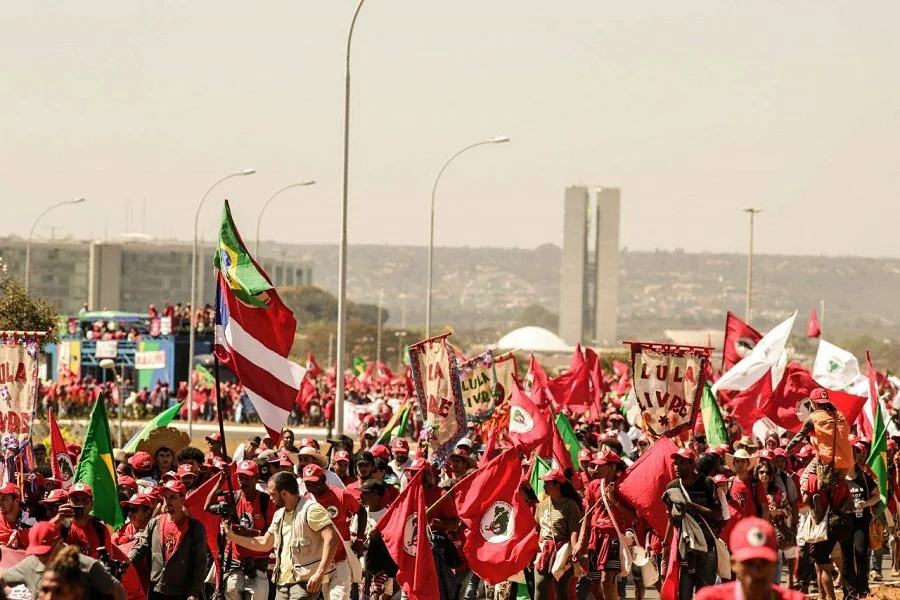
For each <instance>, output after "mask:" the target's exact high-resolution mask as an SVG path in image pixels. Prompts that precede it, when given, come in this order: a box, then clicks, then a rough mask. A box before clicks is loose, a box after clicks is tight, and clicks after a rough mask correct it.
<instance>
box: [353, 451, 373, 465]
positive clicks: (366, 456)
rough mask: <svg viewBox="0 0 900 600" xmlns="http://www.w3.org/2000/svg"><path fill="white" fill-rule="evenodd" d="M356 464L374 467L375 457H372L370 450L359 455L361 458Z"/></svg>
mask: <svg viewBox="0 0 900 600" xmlns="http://www.w3.org/2000/svg"><path fill="white" fill-rule="evenodd" d="M356 464H358V465H372V464H375V457H374V456H372V453H371V452H369V451H368V450H366V451H364V452H360V453H359V457H358V458H357V459H356Z"/></svg>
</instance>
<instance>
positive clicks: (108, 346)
mask: <svg viewBox="0 0 900 600" xmlns="http://www.w3.org/2000/svg"><path fill="white" fill-rule="evenodd" d="M118 355H119V342H117V341H116V340H97V349H96V350H94V357H95V358H116V357H117V356H118Z"/></svg>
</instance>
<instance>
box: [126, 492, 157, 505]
mask: <svg viewBox="0 0 900 600" xmlns="http://www.w3.org/2000/svg"><path fill="white" fill-rule="evenodd" d="M126 505H127V506H144V507H146V508H153V500H151V499H150V496H148V495H147V494H134V495H133V496H132V497H131V498H129V499H128V500H126V501H125V502H122V506H126Z"/></svg>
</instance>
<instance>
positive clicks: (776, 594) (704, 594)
mask: <svg viewBox="0 0 900 600" xmlns="http://www.w3.org/2000/svg"><path fill="white" fill-rule="evenodd" d="M737 586H738V582H737V581H732V582H731V583H723V584H721V585H708V586H706V587H704V588H702V589H700V591H698V592H697V595H696V596H694V600H736V599H737V598H745V596H744V595H743V591H742V590H739V589H738V588H737ZM738 594H740V595H738ZM804 598H806V596H804V595H803V594H802V593H800V592H799V591H797V590H788V589H785V588H783V587H779V586H777V585H775V584H772V588H771V592H770V593H769V595H768V596H764V597H762V598H759V599H752V600H803V599H804ZM746 600H751V599H750V598H746Z"/></svg>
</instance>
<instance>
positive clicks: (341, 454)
mask: <svg viewBox="0 0 900 600" xmlns="http://www.w3.org/2000/svg"><path fill="white" fill-rule="evenodd" d="M334 462H336V463H337V462H350V453H349V452H347V451H346V450H338V451H337V452H335V453H334Z"/></svg>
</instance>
